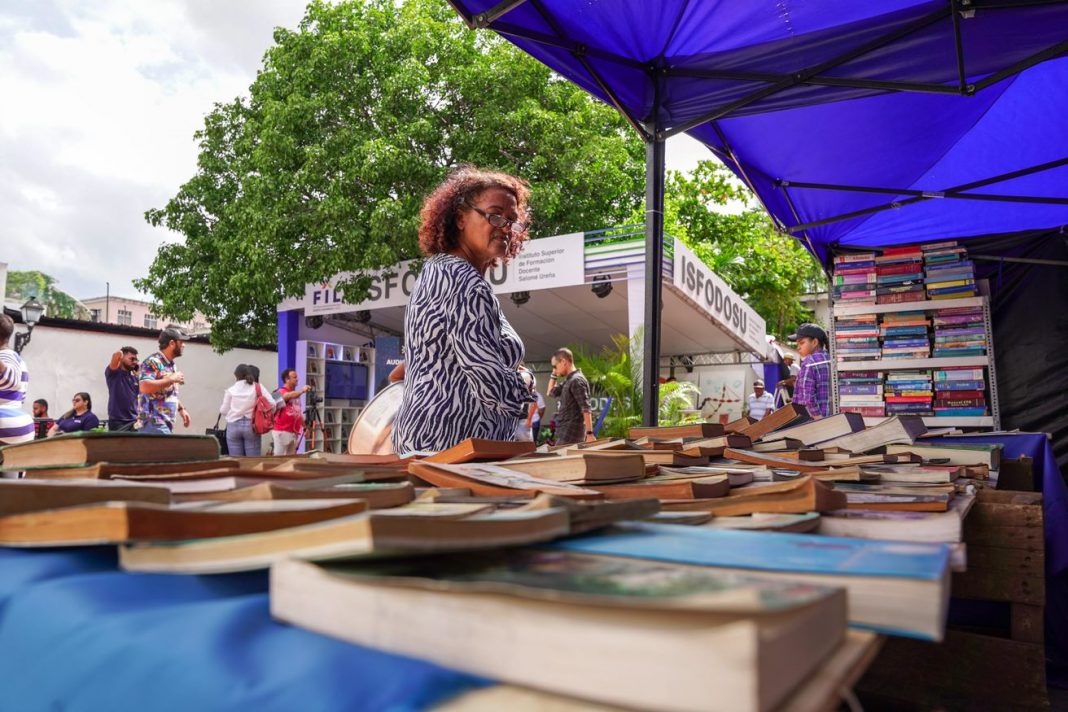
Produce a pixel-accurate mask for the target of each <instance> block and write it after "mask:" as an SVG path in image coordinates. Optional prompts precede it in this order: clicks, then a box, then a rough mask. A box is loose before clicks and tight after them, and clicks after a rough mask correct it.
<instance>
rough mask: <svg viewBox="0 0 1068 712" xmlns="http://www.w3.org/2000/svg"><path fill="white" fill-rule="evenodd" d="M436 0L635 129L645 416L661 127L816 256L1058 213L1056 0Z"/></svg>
mask: <svg viewBox="0 0 1068 712" xmlns="http://www.w3.org/2000/svg"><path fill="white" fill-rule="evenodd" d="M450 2H451V4H452V5H453V7H454V8H455V9H456V10H457V12H458V13H459V14H460V15H461V16H462V17H463V19H464V20H465V22H467V24H468V25H469V26H470V27H472V28H488V29H491V30H493V31H495V32H497V33H499V34H501V35H503V36H504V37H506V38H507V39H508V40H510V41H511V42H513V43H514V44H515V45H517V46H518V47H520V48H521V49H523V50H524V51H526V52H528V53H529V54H531V55H532V56H534V57H536V58H537V59H539V60H540V61H542V62H543V63H545V64H546V65H548V66H549V67H551V68H552V69H554V70H555V71H557V72H558V73H560V74H561V75H562V76H564V77H566V78H567V79H569V80H570V81H572V82H574V83H576V84H578V85H579V86H581V87H583V88H584V89H586V90H587V91H589V92H590V93H591V94H593V95H594V96H596V97H598V98H600V99H601V100H603V101H605V102H608V103H609V104H612V105H613V106H615V107H616V109H618V110H619V111H620V113H621V114H622V115H623V116H624V117H625V118H626V119H627V121H628V122H629V123H630V124H631V126H633V127H634V129H635V131H637V132H638V133H639V135H641V137H642V139H643V140H644V141H645V142H646V146H647V151H646V169H647V186H646V209H647V216H646V242H647V245H646V249H647V254H648V255H651V256H653V259H650V260H649V262H648V264H647V265H646V290H647V294H646V304H645V310H646V311H645V324H646V327H645V359H644V368H645V373H644V374H643V383H644V384H645V385H646V387H645V388H644V398H643V400H644V404H643V420H644V422H645V423H646V424H649V425H653V424H655V422H656V414H657V409H656V403H657V397H658V394H657V387H656V383H657V375H658V374H657V367H658V363H659V360H658V356H659V351H660V349H659V337H660V331H659V313H660V286H661V271H660V263H661V261H662V248H661V243H662V236H663V194H664V143H663V142H664V140H666V139H667V138H669V137H671V136H674V135H677V134H679V133H682V132H686V133H688V134H690V135H691V136H694V137H695V138H697V139H699V140H700V141H702V142H703V143H704V144H705V145H706V146H708V147H709V149H710V150H712V152H713V153H715V154H716V155H717V156H718V157H719V158H720V159H721V160H722V161H723V162H724V163H725V164H726V165H727V166H728V167H730V168H731V170H733V171H734V172H735V174H736V175H737V176H738V177H739V178H740V179H741V180H742V181H743V182H745V183H746V184H747V185H748V186H749V188H750V189H752V191H753V192H754V193H755V194H756V196H757V197H758V198H759V199H760V201H761V202H762V204H763V205H764V207H765V208H766V209H767V211H768V213H769V215H770V216H771V218H772V220H773V221H774V222H775V224H776V226H777V227H779V229H781V230H783V231H785V232H788V233H789V234H792V235H795V236H797V237H798V238H799V239H801V240H803V242H804V244H805V245H806V246H807V247H808V248H809V250H811V251H812V252H813V253H814V254H815V255H816V256H817V257H819V258H820V259H821V260H822V261H826V260H827V256H828V254H829V251H830V250H831V249H834V248H837V247H845V246H856V247H862V246H872V245H890V244H900V243H911V242H920V241H924V240H929V239H946V238H961V237H970V236H979V235H989V234H994V233H1008V232H1017V231H1023V230H1033V229H1042V228H1056V227H1059V226H1062V225H1065V224H1068V131H1065V130H1064V129H1063V126H1064V116H1065V115H1066V114H1068V92H1065V91H1064V89H1063V88H1064V87H1066V86H1068V58H1064V57H1062V55H1064V54H1066V53H1068V3H1065V2H1043V1H1042V0H1015V1H1014V0H948V1H947V0H938V1H936V2H932V1H930V0H926V1H921V0H884V1H882V2H877V3H858V2H855V1H854V0H818V1H817V0H775V1H772V0H763V1H760V0H752V1H750V2H722V1H714V0H659V1H658V2H648V1H647V0H582V2H575V1H574V0H503V1H497V0H450Z"/></svg>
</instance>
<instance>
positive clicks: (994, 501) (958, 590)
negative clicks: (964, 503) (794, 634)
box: [858, 490, 1049, 710]
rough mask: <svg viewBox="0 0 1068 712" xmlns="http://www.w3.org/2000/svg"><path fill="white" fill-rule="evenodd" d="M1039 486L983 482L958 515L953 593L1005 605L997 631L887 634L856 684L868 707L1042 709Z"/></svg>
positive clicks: (1044, 699) (1042, 554) (1042, 587)
mask: <svg viewBox="0 0 1068 712" xmlns="http://www.w3.org/2000/svg"><path fill="white" fill-rule="evenodd" d="M1042 526H1043V520H1042V495H1041V494H1035V493H1030V492H1013V491H1005V490H981V491H980V492H979V494H978V495H977V499H976V503H975V505H974V506H973V507H972V510H971V512H969V514H968V516H967V518H966V519H965V520H964V542H965V544H966V545H967V559H968V570H967V571H965V572H961V573H955V574H953V580H952V589H951V591H952V595H953V597H954V598H959V599H970V600H978V601H988V602H996V603H1000V604H1004V605H1007V606H1008V608H1009V616H1008V622H1007V623H1006V625H1005V627H1004V629H1003V630H999V631H990V632H994V633H996V634H994V635H987V634H981V633H978V632H975V631H972V630H953V629H950V630H948V631H947V634H946V640H945V641H944V642H943V643H941V644H938V643H926V642H921V641H915V640H906V639H902V638H891V639H889V640H888V641H887V642H886V645H885V646H884V647H883V650H882V652H881V653H880V655H879V657H878V658H876V659H875V662H874V663H873V664H872V666H871V668H870V669H869V670H868V674H867V675H865V676H864V678H863V679H862V680H861V681H860V683H859V685H858V692H859V693H860V694H861V697H862V700H864V701H865V702H867V706H868V708H870V709H875V710H878V709H892V708H898V709H910V708H911V709H946V710H988V709H999V710H1017V709H1019V710H1041V709H1048V708H1049V702H1048V698H1047V694H1046V661H1045V649H1044V646H1043V616H1044V612H1045V608H1044V606H1045V600H1046V599H1045V568H1044V567H1045V549H1044V543H1043V542H1044V532H1043V528H1042Z"/></svg>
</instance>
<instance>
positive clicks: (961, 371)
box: [934, 367, 988, 418]
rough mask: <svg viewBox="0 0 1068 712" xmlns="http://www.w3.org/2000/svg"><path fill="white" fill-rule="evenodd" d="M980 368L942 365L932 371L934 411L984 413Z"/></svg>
mask: <svg viewBox="0 0 1068 712" xmlns="http://www.w3.org/2000/svg"><path fill="white" fill-rule="evenodd" d="M985 389H986V382H985V381H984V380H983V369H982V368H969V367H946V368H940V369H936V370H935V372H934V391H935V401H934V414H935V415H936V416H940V417H950V418H960V417H976V416H984V415H987V414H988V411H987V406H986V390H985Z"/></svg>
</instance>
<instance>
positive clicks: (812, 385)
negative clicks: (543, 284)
mask: <svg viewBox="0 0 1068 712" xmlns="http://www.w3.org/2000/svg"><path fill="white" fill-rule="evenodd" d="M529 197H530V189H529V186H528V185H527V184H526V182H525V181H523V180H522V179H520V178H517V177H515V176H511V175H507V174H504V173H496V172H491V171H485V170H480V169H477V168H474V167H471V166H463V167H461V168H459V169H457V170H455V171H453V172H452V173H451V174H450V175H449V176H448V177H447V178H446V180H445V181H444V182H443V183H442V184H441V185H439V186H438V187H437V188H436V189H435V190H434V191H433V192H432V193H431V194H430V196H429V197H428V198H427V199H426V201H425V202H424V204H423V208H422V211H421V213H420V218H421V224H420V228H419V245H420V248H421V250H422V252H423V254H424V255H425V256H426V258H427V259H426V261H425V262H424V265H423V268H422V271H421V273H420V276H419V279H418V280H417V281H416V283H415V287H414V289H413V291H412V294H411V298H410V301H409V304H408V308H407V310H406V312H405V323H404V331H405V335H406V340H407V349H406V358H405V362H404V363H403V364H401V365H400V366H398V367H397V368H396V369H395V370H394V373H393V374H391V375H390V380H391V381H393V380H399V379H403V380H404V381H405V389H404V394H403V398H402V401H401V405H400V408H399V411H398V413H397V416H396V419H395V421H394V426H393V433H392V444H393V448H394V451H395V452H397V453H399V454H402V455H403V454H407V453H416V452H437V451H440V450H444V449H447V448H449V447H451V446H453V445H455V444H457V443H459V442H460V441H462V440H464V439H466V438H472V437H473V438H487V439H494V440H512V439H521V440H535V441H536V440H538V435H539V431H540V427H541V419H542V416H543V415H544V413H545V399H544V397H543V396H542V395H541V394H540V393H539V392H538V390H537V382H536V379H535V377H534V374H533V373H532V372H531V371H530V370H529V369H527V368H526V367H525V366H524V365H523V359H524V346H523V341H522V339H521V338H520V336H519V334H518V333H517V332H516V331H515V329H514V328H513V327H512V326H511V324H509V323H508V319H507V318H506V317H505V315H504V313H503V311H502V310H501V306H500V303H499V301H498V300H497V297H496V296H495V295H494V294H493V290H492V289H491V288H490V285H489V283H488V282H487V281H486V278H485V275H486V273H487V271H488V270H489V269H490V268H492V267H493V266H495V265H496V264H498V263H499V262H501V261H508V260H510V259H512V258H514V257H516V256H517V255H518V254H519V252H520V250H521V249H522V246H523V243H524V242H525V240H526V239H527V236H528V229H529V225H530V214H529V210H528V199H529ZM13 331H14V324H13V323H12V320H11V319H10V318H9V317H7V316H3V315H0V444H6V443H13V442H22V441H24V440H28V439H32V438H33V437H34V419H35V418H36V419H37V422H38V423H42V422H44V423H47V427H46V428H45V433H46V434H47V435H55V434H57V433H71V432H77V431H84V430H93V429H96V428H97V427H99V426H100V421H99V419H98V418H97V416H96V415H95V414H94V413H93V404H92V398H91V397H90V395H89V394H88V393H76V394H75V395H74V397H73V398H72V401H71V409H70V410H68V411H67V412H65V413H64V414H63V415H61V416H60V417H59V418H57V419H55V421H51V420H50V418H49V415H48V403H46V402H45V401H43V400H38V401H36V402H35V403H34V405H33V413H34V414H33V416H32V417H31V415H30V414H29V413H26V412H25V411H23V410H22V401H23V400H24V398H25V394H26V385H27V383H28V381H29V369H28V367H27V365H26V363H25V361H23V359H22V358H21V357H20V356H19V354H17V353H16V352H15V351H13V350H11V349H9V348H7V342H8V340H9V339H10V338H11V336H12V333H13ZM794 338H795V340H796V341H797V343H798V350H799V352H800V354H801V356H802V361H801V365H800V368H799V369H798V371H797V373H796V374H794V373H793V371H792V369H791V370H790V374H791V375H790V376H788V377H787V378H784V379H783V380H782V381H780V383H779V384H778V385H780V386H783V387H787V388H790V387H792V388H793V390H794V396H793V402H795V403H800V404H803V405H805V406H806V407H807V408H808V410H809V412H810V414H812V415H814V416H817V417H819V416H825V415H828V414H829V412H830V404H829V377H830V373H829V370H830V369H829V367H830V362H829V359H828V357H827V354H826V346H827V335H826V333H824V332H823V330H822V329H820V328H819V327H818V326H815V325H813V324H804V325H802V326H801V327H800V328H799V329H798V332H797V334H796V335H795V337H794ZM188 339H189V336H188V335H187V334H186V333H185V332H184V331H183V330H182V329H180V328H179V327H175V326H168V327H167V328H165V329H164V330H163V331H162V332H161V333H160V336H159V350H158V351H156V352H155V353H153V354H152V355H150V356H149V357H147V358H146V359H144V361H141V362H140V363H139V362H138V352H137V349H135V348H133V347H131V346H125V347H123V348H121V349H120V350H118V351H116V352H115V353H114V354H113V355H112V358H111V361H110V363H108V364H107V366H106V367H105V369H104V376H105V381H106V383H107V389H108V418H107V427H108V430H111V431H119V432H121V431H136V432H140V433H153V434H170V433H173V432H175V429H176V427H177V424H178V422H179V421H180V422H181V423H182V426H183V427H184V428H188V427H189V423H190V418H189V413H188V411H187V410H186V409H185V407H184V405H183V404H182V400H181V398H180V396H179V387H180V386H181V385H182V384H184V383H185V376H184V374H183V373H182V372H181V371H180V370H179V369H178V368H177V366H176V361H177V359H178V358H180V357H181V356H182V353H183V349H184V344H185V341H187V340H188ZM788 366H789V365H788ZM281 382H282V386H281V387H280V388H278V389H277V390H271V389H266V388H264V387H263V386H262V385H261V384H260V372H259V369H258V368H257V367H255V366H253V365H249V364H241V365H239V366H238V367H237V368H236V369H235V370H234V383H233V384H232V385H231V386H230V387H229V388H227V389H226V392H225V394H224V396H223V400H222V404H221V406H220V408H219V413H220V418H219V419H220V420H221V419H223V418H225V420H226V435H225V441H226V445H227V448H228V450H229V453H230V454H231V455H252V456H256V455H259V454H260V443H261V437H262V436H263V435H265V434H266V432H268V431H272V433H273V434H272V451H273V452H274V453H275V454H291V453H293V452H295V451H296V449H297V445H298V443H299V439H300V436H301V433H302V432H303V420H304V419H303V416H302V413H301V411H300V406H299V400H298V399H299V398H300V396H301V395H303V394H304V393H305V392H306V391H307V390H308V387H307V386H304V387H302V388H298V386H297V372H296V371H295V370H293V369H291V368H289V369H286V370H285V371H283V372H282V373H281ZM546 394H547V395H548V396H550V397H552V398H555V399H557V401H558V408H557V411H556V415H555V426H556V427H555V432H554V441H555V442H556V443H557V444H571V443H578V442H583V441H586V440H591V439H593V438H594V429H593V420H592V413H591V407H590V384H589V381H588V380H587V379H586V377H585V376H584V375H583V373H582V371H581V369H579V368H578V367H577V366H576V364H575V358H574V355H573V354H572V352H571V351H570V350H568V349H566V348H561V349H559V350H557V351H556V353H554V354H553V356H552V375H551V377H550V379H549V382H548V387H547V389H546ZM774 409H775V402H774V398H773V396H772V395H771V394H769V393H767V392H766V391H765V389H764V383H763V381H759V380H758V381H757V382H756V383H755V385H754V391H753V393H752V394H750V395H749V396H748V398H747V399H746V411H747V412H748V414H749V415H750V416H751V417H754V418H760V417H763V416H764V415H766V414H767V413H769V412H771V411H773V410H774ZM216 425H218V422H217V423H216Z"/></svg>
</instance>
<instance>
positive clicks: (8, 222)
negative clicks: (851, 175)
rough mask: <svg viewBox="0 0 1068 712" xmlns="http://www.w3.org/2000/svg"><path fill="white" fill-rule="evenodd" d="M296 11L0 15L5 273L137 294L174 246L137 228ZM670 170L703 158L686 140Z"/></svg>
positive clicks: (163, 7) (265, 1) (158, 2)
mask: <svg viewBox="0 0 1068 712" xmlns="http://www.w3.org/2000/svg"><path fill="white" fill-rule="evenodd" d="M303 13H304V0H255V1H253V0H153V2H143V1H141V0H94V2H84V1H81V0H21V1H19V0H16V2H14V3H11V2H7V3H4V5H3V9H0V101H2V102H3V110H2V111H0V209H2V210H3V219H2V220H0V261H5V262H8V263H9V265H10V268H11V269H15V270H18V269H40V270H43V271H45V272H48V273H50V274H52V275H53V276H55V277H56V278H58V279H59V280H60V285H61V287H62V288H63V289H65V290H67V291H68V292H70V293H72V294H74V295H75V296H79V297H88V296H95V295H96V294H98V293H103V291H104V283H105V282H110V283H111V291H112V293H114V294H119V295H122V294H126V295H130V296H132V295H133V294H134V289H133V286H132V284H131V282H132V280H133V279H135V278H137V277H141V276H143V275H145V274H146V272H147V270H148V266H149V264H151V262H152V258H153V257H154V255H155V253H156V250H157V249H158V246H159V245H160V244H161V243H162V242H163V241H165V240H168V239H172V238H173V237H174V236H173V235H171V234H170V233H168V232H166V231H165V230H163V229H159V228H152V227H150V226H149V225H148V224H147V223H146V222H145V220H144V212H145V210H147V209H149V208H155V207H162V206H163V205H164V204H165V203H166V201H167V200H168V199H169V198H170V197H172V196H173V195H174V194H175V192H176V191H177V189H178V187H179V186H180V185H181V183H183V182H184V181H186V180H188V179H189V178H190V177H191V176H192V175H193V171H194V170H195V167H196V155H197V151H196V145H195V143H194V142H193V133H194V132H195V131H196V130H197V129H199V128H200V127H201V126H202V124H203V118H204V116H205V114H207V113H208V112H209V111H211V108H212V105H213V104H214V103H215V102H220V101H228V100H230V99H233V98H234V97H235V96H237V95H239V94H243V93H245V92H246V91H247V88H248V86H249V84H250V83H251V82H252V80H253V79H254V77H255V75H256V71H257V70H258V69H259V67H260V65H261V61H262V58H263V54H264V52H265V51H266V50H267V48H268V47H269V46H270V45H271V44H272V41H273V40H272V33H273V30H274V28H275V27H276V26H285V27H290V28H292V27H295V26H296V24H297V23H298V22H299V20H300V18H301V17H302V15H303ZM667 155H668V159H667V161H668V167H669V168H673V169H677V170H691V169H692V168H693V166H694V165H696V161H697V160H698V159H700V158H706V157H710V155H711V154H710V153H709V152H708V151H707V150H706V149H704V148H703V147H702V146H700V145H699V144H697V142H695V141H693V140H692V139H689V138H688V137H681V138H675V139H672V140H671V141H670V142H669V144H668V149H667Z"/></svg>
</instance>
